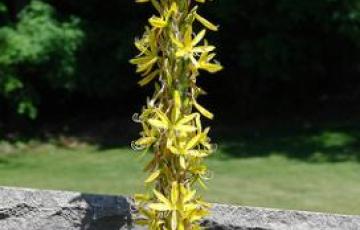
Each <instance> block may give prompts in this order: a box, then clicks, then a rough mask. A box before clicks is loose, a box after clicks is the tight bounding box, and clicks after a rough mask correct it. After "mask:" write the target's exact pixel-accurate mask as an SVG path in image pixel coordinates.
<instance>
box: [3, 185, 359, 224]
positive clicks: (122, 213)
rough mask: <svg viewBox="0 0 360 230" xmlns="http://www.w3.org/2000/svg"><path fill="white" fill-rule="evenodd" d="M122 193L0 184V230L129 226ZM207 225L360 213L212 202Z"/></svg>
mask: <svg viewBox="0 0 360 230" xmlns="http://www.w3.org/2000/svg"><path fill="white" fill-rule="evenodd" d="M132 210H134V208H133V205H132V201H131V199H129V198H127V197H123V196H101V195H89V194H82V193H76V192H62V191H41V190H31V189H19V188H7V187H0V230H53V229H56V230H57V229H59V230H118V229H141V228H140V227H138V226H134V225H133V224H132V220H131V214H130V213H131V211H132ZM203 225H204V226H205V227H207V228H208V229H218V230H221V229H239V230H308V229H314V230H322V229H324V230H325V229H326V230H335V229H338V230H360V216H345V215H330V214H323V213H311V212H300V211H285V210H275V209H264V208H251V207H237V206H231V205H225V204H214V207H213V212H212V216H211V217H209V218H208V219H206V220H204V222H203Z"/></svg>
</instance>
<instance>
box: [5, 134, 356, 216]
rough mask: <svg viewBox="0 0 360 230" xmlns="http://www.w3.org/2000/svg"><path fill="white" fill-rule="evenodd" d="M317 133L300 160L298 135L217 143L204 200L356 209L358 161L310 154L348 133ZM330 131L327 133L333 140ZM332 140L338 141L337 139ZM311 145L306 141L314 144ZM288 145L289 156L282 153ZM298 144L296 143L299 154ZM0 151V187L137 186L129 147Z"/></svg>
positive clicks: (346, 141) (138, 171)
mask: <svg viewBox="0 0 360 230" xmlns="http://www.w3.org/2000/svg"><path fill="white" fill-rule="evenodd" d="M321 135H323V136H321ZM321 135H320V136H319V135H318V136H317V137H316V136H313V137H311V138H307V139H306V140H312V142H314V143H315V147H316V146H317V147H316V148H315V149H311V151H315V150H316V151H315V152H314V153H313V154H312V155H311V156H310V155H309V156H307V158H306V159H304V158H301V157H296V156H297V155H296V153H297V151H300V150H299V148H296V147H295V146H293V145H294V143H298V145H301V146H303V145H305V142H304V143H302V142H300V141H301V140H302V139H301V138H302V136H301V135H300V136H299V135H297V136H295V137H291V138H292V139H291V140H289V141H290V142H289V143H291V145H290V144H289V143H287V142H286V140H288V139H289V137H288V136H286V137H283V139H282V138H276V141H278V142H279V143H277V142H276V141H275V140H274V139H272V138H274V137H272V138H270V139H269V138H262V139H261V141H251V138H248V139H237V140H236V141H227V142H226V141H220V143H221V145H220V148H219V150H218V152H217V154H216V155H214V156H213V157H212V158H210V159H209V160H208V164H209V166H210V168H211V169H212V170H213V171H214V179H213V180H211V181H210V182H209V191H208V195H207V198H208V200H209V201H212V202H227V203H233V204H240V205H249V206H262V207H272V208H286V209H300V210H310V211H323V212H332V213H343V214H359V213H360V205H359V204H360V163H359V162H358V161H356V160H343V161H340V160H339V161H334V160H331V159H333V158H331V159H330V160H329V159H325V160H316V159H324V157H323V155H324V154H323V153H320V152H319V151H323V152H325V153H327V152H326V151H325V150H329V151H330V150H331V151H332V150H334V149H333V147H334V148H335V150H336V148H339V147H342V149H347V151H349V150H351V151H357V149H354V148H352V147H351V146H354V142H353V139H351V138H349V137H348V136H345V137H347V138H344V135H343V136H341V133H332V134H331V133H330V134H329V132H327V133H325V134H321ZM324 135H325V136H324ZM331 135H335V136H334V137H333V139H334V140H333V141H331V140H332V139H331V138H332V137H331ZM336 135H337V136H336ZM272 136H274V135H272ZM284 138H285V139H284ZM286 138H287V139H286ZM339 139H341V140H343V141H340V142H339ZM329 140H330V141H329ZM303 141H304V140H303ZM321 141H323V142H324V143H323V144H324V145H325V144H326V143H327V144H328V145H330V146H325V147H326V148H325V147H324V146H322V147H323V148H321V146H320V145H318V144H319V143H320V142H321ZM314 143H313V144H312V145H310V146H311V147H314ZM316 143H317V144H316ZM331 143H332V144H331ZM308 144H309V143H308ZM350 144H351V146H350ZM342 145H344V146H342ZM259 146H263V147H262V148H260V147H259ZM275 146H279V147H280V148H275ZM349 146H350V147H351V148H350V147H349ZM287 147H288V148H287ZM291 148H293V149H294V151H293V153H294V154H288V153H287V152H286V151H290V150H289V149H291ZM308 148H310V147H308ZM305 150H306V149H305ZM305 150H304V149H301V151H300V152H301V153H302V156H304V154H305V153H304V151H305ZM0 151H1V153H0V185H5V186H19V187H32V188H42V189H62V190H76V191H82V192H86V193H105V194H133V193H135V192H141V191H142V190H143V187H142V179H143V178H144V177H145V175H144V173H143V172H142V165H144V164H145V162H144V161H145V159H144V160H138V159H136V154H137V153H134V152H133V151H131V150H129V149H128V148H115V147H114V148H109V149H101V148H96V147H92V146H86V145H85V146H80V147H79V146H78V147H75V148H64V147H57V146H56V145H53V144H44V143H35V144H31V143H27V144H26V145H22V144H17V145H16V147H14V144H12V145H9V144H6V143H3V144H1V146H0ZM306 151H310V149H307V150H306ZM306 151H305V152H306ZM331 151H330V152H331ZM6 152H7V153H6ZM240 153H244V155H241V154H240ZM253 153H254V154H253ZM255 153H258V154H255ZM265 153H266V154H265ZM237 154H238V156H237ZM247 154H253V155H252V156H247ZM325 155H326V154H325ZM239 156H241V157H239ZM326 156H327V155H326ZM331 156H333V155H331ZM314 159H315V160H314Z"/></svg>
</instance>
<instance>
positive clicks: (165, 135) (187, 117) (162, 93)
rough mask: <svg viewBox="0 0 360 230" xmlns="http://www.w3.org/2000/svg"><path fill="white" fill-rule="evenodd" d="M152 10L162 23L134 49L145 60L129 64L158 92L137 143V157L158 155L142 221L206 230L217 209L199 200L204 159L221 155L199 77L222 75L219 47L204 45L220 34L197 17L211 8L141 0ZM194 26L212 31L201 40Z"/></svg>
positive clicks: (141, 201) (142, 199)
mask: <svg viewBox="0 0 360 230" xmlns="http://www.w3.org/2000/svg"><path fill="white" fill-rule="evenodd" d="M136 2H137V3H151V4H152V6H153V7H154V8H155V10H156V11H157V14H158V15H157V16H155V15H154V16H152V17H151V18H150V19H149V26H146V27H145V33H144V35H143V36H142V38H141V39H137V40H136V41H135V47H136V48H137V49H138V51H139V54H138V55H137V56H136V57H135V58H133V59H131V60H130V63H132V64H134V65H136V66H137V70H136V72H137V73H139V74H141V77H142V79H141V80H140V81H139V82H138V83H139V85H140V86H145V85H147V84H149V83H151V82H154V84H155V92H154V95H153V96H152V97H151V98H148V100H147V104H146V106H144V108H143V110H142V113H141V115H140V116H135V117H134V120H135V121H136V122H139V123H141V125H142V128H143V130H142V132H141V133H140V135H141V137H140V138H139V139H138V140H136V141H134V142H133V143H132V147H133V148H134V149H136V150H145V151H146V152H149V151H150V152H151V153H152V159H151V160H150V162H149V163H148V164H147V165H146V167H145V170H146V171H147V172H149V176H148V178H147V179H146V180H145V184H146V185H147V186H148V187H149V188H153V190H152V191H151V192H149V193H148V194H137V195H135V200H136V204H137V207H138V210H139V212H140V213H141V215H142V219H141V220H139V224H143V225H147V226H148V228H149V229H154V230H157V229H159V230H162V229H171V230H183V229H184V230H188V229H200V225H199V221H200V220H201V219H202V218H203V217H204V216H206V215H208V212H209V208H210V205H209V204H208V203H206V202H204V201H203V200H202V199H201V197H200V196H199V195H197V193H196V190H195V187H196V184H199V185H200V186H202V187H204V188H206V185H205V183H204V180H206V179H208V174H209V173H208V169H207V166H206V165H205V164H204V158H206V157H208V156H209V155H210V154H211V153H213V152H214V145H212V144H211V143H210V138H209V137H208V133H209V131H210V128H203V127H202V124H201V117H202V116H203V117H206V118H208V119H213V114H212V113H211V112H209V111H208V110H207V109H206V108H204V107H203V106H201V105H200V104H199V103H198V102H197V98H198V97H199V96H200V95H202V94H205V92H204V91H203V90H202V89H201V88H200V87H199V86H197V84H196V82H197V78H198V77H199V75H200V71H208V72H210V73H215V72H218V71H220V70H221V69H222V66H221V65H220V64H219V63H218V62H217V61H215V60H214V58H215V53H214V52H213V51H214V50H215V47H214V46H212V45H209V44H208V41H207V40H206V39H205V35H206V32H207V30H211V31H217V30H218V27H217V26H216V25H214V24H213V23H211V22H210V21H208V20H207V19H205V18H204V17H202V16H200V15H199V14H198V6H197V4H198V3H205V2H206V0H136ZM194 24H199V25H200V26H202V27H204V28H205V29H202V30H200V31H199V32H194V29H193V26H194Z"/></svg>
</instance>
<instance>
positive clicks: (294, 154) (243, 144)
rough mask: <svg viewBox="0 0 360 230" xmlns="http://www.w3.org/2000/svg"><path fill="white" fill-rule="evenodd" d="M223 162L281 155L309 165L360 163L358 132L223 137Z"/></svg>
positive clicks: (336, 130)
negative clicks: (317, 163) (231, 159)
mask: <svg viewBox="0 0 360 230" xmlns="http://www.w3.org/2000/svg"><path fill="white" fill-rule="evenodd" d="M219 143H220V148H219V150H220V152H221V153H222V154H220V155H222V158H224V159H226V158H234V157H239V158H247V157H265V156H270V155H275V154H276V155H283V156H286V157H288V158H293V159H299V160H304V161H309V162H342V161H357V162H360V129H359V128H348V127H339V128H322V129H321V128H319V129H311V130H292V131H274V130H271V131H270V132H266V131H265V132H260V133H259V132H257V133H252V134H249V133H247V134H243V135H241V134H240V135H237V136H236V137H234V136H233V137H231V136H223V137H221V138H220V139H219Z"/></svg>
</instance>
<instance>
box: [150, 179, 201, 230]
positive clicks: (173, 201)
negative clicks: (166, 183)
mask: <svg viewBox="0 0 360 230" xmlns="http://www.w3.org/2000/svg"><path fill="white" fill-rule="evenodd" d="M154 194H155V196H156V198H157V199H158V200H159V201H160V202H159V203H151V204H149V208H150V209H152V210H155V211H160V212H166V211H170V212H171V229H174V230H175V229H184V228H185V227H184V226H183V222H182V221H178V218H179V214H180V213H181V214H183V215H182V216H183V217H186V216H190V215H191V213H192V212H194V211H196V209H198V207H199V206H198V205H197V204H194V203H192V202H191V201H192V200H193V199H194V197H195V194H196V191H195V190H193V191H190V190H188V189H186V188H185V187H184V186H183V185H181V184H180V185H179V184H178V183H177V182H176V181H174V182H173V183H172V185H171V193H170V198H169V199H168V198H166V197H165V196H164V195H163V194H161V193H160V192H159V191H157V190H154Z"/></svg>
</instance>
